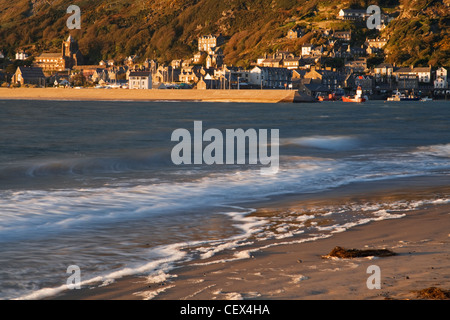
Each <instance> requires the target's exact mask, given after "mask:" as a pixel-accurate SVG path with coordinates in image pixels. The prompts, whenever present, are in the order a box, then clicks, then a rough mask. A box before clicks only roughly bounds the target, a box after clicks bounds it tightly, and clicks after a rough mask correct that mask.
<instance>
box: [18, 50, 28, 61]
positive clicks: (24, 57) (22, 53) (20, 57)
mask: <svg viewBox="0 0 450 320" xmlns="http://www.w3.org/2000/svg"><path fill="white" fill-rule="evenodd" d="M27 59H28V53H26V52H25V51H23V50H20V51H17V52H16V60H27Z"/></svg>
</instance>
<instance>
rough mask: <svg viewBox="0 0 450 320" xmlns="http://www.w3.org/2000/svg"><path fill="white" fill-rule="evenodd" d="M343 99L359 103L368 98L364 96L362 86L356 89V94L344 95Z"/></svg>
mask: <svg viewBox="0 0 450 320" xmlns="http://www.w3.org/2000/svg"><path fill="white" fill-rule="evenodd" d="M342 101H343V102H357V103H361V102H365V101H366V98H365V97H363V96H362V89H361V87H358V89H356V94H355V95H354V96H344V97H342Z"/></svg>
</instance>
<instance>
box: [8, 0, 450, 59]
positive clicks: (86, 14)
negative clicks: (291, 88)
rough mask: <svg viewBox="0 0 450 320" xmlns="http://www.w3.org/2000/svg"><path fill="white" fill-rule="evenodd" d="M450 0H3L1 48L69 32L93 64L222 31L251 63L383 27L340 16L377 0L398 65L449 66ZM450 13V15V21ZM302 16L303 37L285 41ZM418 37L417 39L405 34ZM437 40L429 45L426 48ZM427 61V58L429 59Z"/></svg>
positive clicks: (45, 46) (187, 48)
mask: <svg viewBox="0 0 450 320" xmlns="http://www.w3.org/2000/svg"><path fill="white" fill-rule="evenodd" d="M449 3H450V0H374V1H367V0H344V1H341V2H339V3H336V2H335V1H331V0H221V1H217V0H116V1H111V0H96V1H89V0H15V1H10V0H0V39H1V40H2V41H1V43H0V46H2V47H0V50H3V51H6V52H7V53H9V54H10V55H11V54H12V53H14V51H15V50H17V49H18V48H24V49H27V50H29V51H31V52H30V53H33V52H41V51H47V50H58V49H59V48H60V45H61V41H62V40H63V39H64V38H67V35H68V33H70V34H72V35H73V36H74V37H75V38H76V39H78V42H79V45H80V50H81V52H82V53H83V54H84V55H85V56H88V57H89V59H90V61H88V62H89V63H96V62H98V61H99V60H101V59H110V58H116V59H119V58H123V57H126V56H128V55H132V54H137V55H139V56H140V57H142V58H145V57H148V58H156V59H158V60H160V61H161V62H162V61H169V60H171V59H179V58H186V57H190V56H191V55H192V54H193V53H195V52H196V48H197V38H198V37H199V36H200V35H204V34H208V33H219V32H220V33H222V34H223V35H224V36H225V38H226V39H227V41H226V43H225V45H224V47H223V49H224V53H225V55H226V61H225V62H226V63H229V64H230V63H232V64H241V65H245V64H248V63H249V61H251V60H253V59H255V58H256V57H257V56H258V55H260V54H262V53H264V52H269V53H270V52H273V51H276V50H277V49H281V50H283V49H289V50H299V47H300V46H301V44H302V43H304V42H306V41H313V42H315V43H318V44H320V39H319V37H318V36H317V30H319V28H323V27H325V28H335V29H340V28H342V29H346V28H352V29H353V30H354V31H355V34H356V35H359V39H364V38H365V37H366V36H377V34H375V33H373V32H370V31H368V30H365V29H364V27H363V26H361V25H357V24H352V23H350V22H342V21H339V20H335V17H336V16H337V14H338V12H339V9H341V8H348V7H362V8H365V7H367V5H368V4H378V5H380V6H381V7H382V8H383V9H386V11H387V12H389V13H392V14H394V15H396V16H398V18H397V19H396V20H395V21H394V23H391V24H392V25H389V26H388V28H386V29H385V30H384V31H383V32H382V33H381V34H378V35H384V36H385V35H389V36H390V37H391V39H394V40H392V41H390V43H389V46H388V51H389V53H390V54H389V56H388V58H389V59H391V61H392V60H395V62H396V63H397V64H406V65H408V64H411V63H420V64H427V63H428V62H430V61H431V62H432V63H433V64H434V63H438V64H443V65H447V66H449V65H450V61H449V57H448V56H449V55H450V53H449V51H448V43H449V42H450V41H449V29H450V28H449V24H448V22H447V20H449V18H450V17H449V15H450V14H449V12H450V7H449ZM70 5H78V6H79V7H80V8H81V11H82V16H81V17H82V22H81V23H82V24H81V26H82V29H81V30H68V29H67V27H66V20H67V19H68V17H69V15H68V14H67V13H66V10H67V8H68V7H69V6H70ZM445 19H447V20H445ZM297 23H300V24H301V25H302V26H303V27H304V28H305V29H306V31H307V35H306V36H305V38H304V39H303V40H297V41H290V42H288V41H284V39H285V35H286V33H287V31H288V30H289V29H290V28H291V27H293V26H295V25H296V24H297ZM402 37H403V39H405V38H406V39H408V40H411V39H412V40H414V41H412V42H407V41H403V42H401V41H400V40H401V39H402ZM428 45H430V46H431V48H430V50H428V51H426V52H425V51H424V50H425V49H426V48H425V47H426V46H428ZM425 60H426V61H425Z"/></svg>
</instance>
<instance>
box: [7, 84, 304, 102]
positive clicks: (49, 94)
mask: <svg viewBox="0 0 450 320" xmlns="http://www.w3.org/2000/svg"><path fill="white" fill-rule="evenodd" d="M0 99H18V100H29V99H31V100H86V101H95V100H103V101H108V100H112V101H120V100H125V101H202V102H255V103H279V102H294V99H296V91H290V90H194V89H192V90H156V89H155V90H128V89H91V88H89V89H86V88H84V89H74V88H71V89H64V88H11V89H9V88H0Z"/></svg>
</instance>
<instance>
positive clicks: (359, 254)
mask: <svg viewBox="0 0 450 320" xmlns="http://www.w3.org/2000/svg"><path fill="white" fill-rule="evenodd" d="M395 255H396V253H395V252H392V251H391V250H388V249H368V250H359V249H344V248H342V247H335V248H334V249H333V250H331V252H330V253H329V254H327V255H325V256H322V258H326V259H328V258H333V257H336V258H341V259H352V258H363V257H372V256H375V257H390V256H395Z"/></svg>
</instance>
